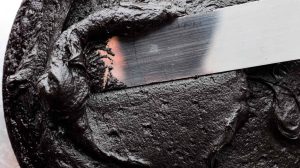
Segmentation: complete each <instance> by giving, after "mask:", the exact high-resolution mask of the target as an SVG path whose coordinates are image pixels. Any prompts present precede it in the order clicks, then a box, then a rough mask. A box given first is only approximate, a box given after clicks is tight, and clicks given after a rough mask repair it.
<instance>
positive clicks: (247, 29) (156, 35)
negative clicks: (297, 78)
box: [108, 0, 300, 87]
mask: <svg viewBox="0 0 300 168" xmlns="http://www.w3.org/2000/svg"><path fill="white" fill-rule="evenodd" d="M287 1H288V2H287ZM299 18H300V1H299V0H272V1H268V0H262V1H258V2H252V3H248V4H244V5H239V6H234V7H228V8H225V9H221V10H218V11H215V12H211V13H209V14H205V15H194V16H186V17H182V18H178V19H176V20H175V21H174V22H172V23H170V24H168V25H165V26H163V27H161V28H158V29H155V30H153V31H152V32H148V33H145V34H144V35H139V36H137V35H136V36H134V37H113V38H112V39H111V40H110V41H109V43H108V46H109V47H110V48H112V51H113V52H114V53H115V54H116V56H115V58H114V66H113V67H114V69H113V70H112V73H113V75H114V76H115V77H116V78H117V79H119V80H120V81H122V82H124V83H125V84H126V85H127V86H128V87H132V86H138V85H144V84H149V83H154V82H162V81H169V80H175V79H181V78H188V77H194V76H199V75H206V74H212V73H219V72H225V71H231V70H237V69H243V68H249V67H254V66H261V65H266V64H272V63H278V62H284V61H291V60H296V59H299V58H300V47H299V44H300V28H299V27H300V19H299Z"/></svg>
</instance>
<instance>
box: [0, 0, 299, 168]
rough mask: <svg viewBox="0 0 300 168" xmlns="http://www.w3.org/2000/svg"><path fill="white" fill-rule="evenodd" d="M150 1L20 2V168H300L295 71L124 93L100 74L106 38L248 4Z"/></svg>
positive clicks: (13, 52)
mask: <svg viewBox="0 0 300 168" xmlns="http://www.w3.org/2000/svg"><path fill="white" fill-rule="evenodd" d="M151 2H156V1H155V0H153V1H150V2H148V3H147V4H143V5H142V6H140V7H136V6H135V7H133V6H132V5H124V4H123V3H122V5H121V6H123V7H122V8H118V6H119V5H116V4H118V3H117V1H101V2H100V1H87V2H86V1H74V2H71V1H63V2H58V1H31V0H25V1H24V3H23V5H22V7H21V9H20V11H19V13H18V16H17V18H16V21H15V24H14V26H13V29H12V34H11V36H10V41H9V45H8V48H7V52H6V58H5V67H4V79H3V80H4V82H3V98H4V110H5V118H6V123H7V126H8V131H9V136H10V139H11V141H12V145H13V148H14V151H15V153H16V155H17V158H18V161H19V162H20V165H21V167H30V168H31V167H34V168H40V167H55V168H58V167H63V168H70V167H75V168H76V167H80V168H89V167H224V168H225V167H226V168H228V167H249V168H250V167H251V168H252V167H261V168H266V167H270V168H276V167H286V168H294V167H295V168H296V167H299V164H300V163H299V152H300V149H299V140H298V137H299V123H300V119H299V118H300V115H299V94H300V92H299V89H298V88H299V85H300V80H299V65H298V63H297V62H290V63H285V64H279V65H271V66H265V67H259V68H254V69H249V70H246V71H237V72H229V73H223V74H218V75H213V76H206V77H201V78H197V79H187V80H180V81H174V82H168V83H161V84H156V85H149V86H142V87H137V88H129V89H126V88H124V86H123V85H121V84H120V83H119V82H118V81H117V79H114V78H113V77H112V76H110V75H109V74H108V76H106V75H105V73H104V71H105V70H106V69H107V67H106V66H105V64H104V62H103V61H101V59H99V58H100V57H99V55H97V54H95V50H96V49H101V50H106V51H109V50H108V49H106V48H105V42H104V41H105V40H106V39H107V37H108V36H112V35H117V34H122V33H124V32H125V33H126V32H127V31H129V32H130V31H133V30H139V31H141V30H143V27H144V26H146V25H147V24H154V23H155V24H163V23H164V21H165V19H167V20H168V19H171V18H172V17H176V16H178V15H183V14H190V13H197V12H198V13H201V12H203V11H206V10H209V9H214V8H218V7H225V6H228V5H234V4H238V3H242V2H246V1H242V0H241V1H238V0H232V1H231V0H228V1H200V0H199V1H193V2H192V1H185V2H184V1H174V2H172V5H171V8H170V7H169V6H168V5H166V4H165V3H163V2H161V3H159V4H151ZM112 6H114V7H112ZM175 7H181V9H183V10H181V9H180V8H175ZM166 8H167V9H168V10H163V9H166ZM69 9H70V10H69ZM119 9H122V10H121V11H120V10H119ZM68 11H70V12H68ZM95 11H97V12H95ZM178 11H179V12H178ZM93 12H95V13H93ZM91 13H93V14H92V15H91V16H90V17H88V18H85V17H87V15H89V14H91ZM67 15H68V16H67ZM23 18H28V20H29V22H24V20H23ZM66 18H67V19H66ZM83 18H85V19H84V20H82V21H80V20H81V19H83ZM78 21H80V22H78ZM72 24H74V26H71V27H69V26H70V25H72ZM127 26H128V27H133V28H132V29H130V30H124V27H127ZM62 30H65V31H64V32H63V33H62ZM107 30H108V31H109V32H110V34H102V35H103V36H102V38H100V42H99V41H98V42H97V41H91V40H93V39H96V36H95V35H98V36H99V34H101V33H104V32H107ZM98 36H97V37H98ZM91 37H92V38H91ZM101 40H102V41H101ZM47 61H48V64H47ZM105 79H109V80H108V81H107V82H105V81H106V80H105ZM103 86H105V87H104V88H103ZM120 89H121V90H120Z"/></svg>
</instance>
